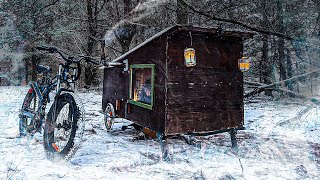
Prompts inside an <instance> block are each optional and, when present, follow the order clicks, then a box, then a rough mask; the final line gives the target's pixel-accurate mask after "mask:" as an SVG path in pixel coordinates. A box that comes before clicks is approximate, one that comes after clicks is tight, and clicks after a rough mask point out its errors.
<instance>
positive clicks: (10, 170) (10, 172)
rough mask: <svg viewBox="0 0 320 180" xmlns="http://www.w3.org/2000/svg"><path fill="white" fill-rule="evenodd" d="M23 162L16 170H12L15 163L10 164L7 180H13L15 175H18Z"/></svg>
mask: <svg viewBox="0 0 320 180" xmlns="http://www.w3.org/2000/svg"><path fill="white" fill-rule="evenodd" d="M20 163H21V161H20V162H19V164H18V165H16V167H15V168H14V169H12V165H13V163H11V164H10V166H9V167H8V172H7V177H6V180H7V179H8V180H9V179H11V178H12V176H13V175H15V174H16V173H18V172H20V170H18V166H19V165H20Z"/></svg>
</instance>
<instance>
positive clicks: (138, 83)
mask: <svg viewBox="0 0 320 180" xmlns="http://www.w3.org/2000/svg"><path fill="white" fill-rule="evenodd" d="M251 37H252V34H251V33H247V32H236V31H226V30H222V29H213V28H212V29H207V28H199V27H191V26H173V27H170V28H167V29H165V30H163V31H161V32H160V33H158V34H156V35H155V36H153V37H151V38H150V39H148V40H147V41H145V42H144V43H142V44H140V45H138V46H137V47H135V48H133V49H132V50H130V51H129V52H127V53H125V54H123V55H122V56H120V57H118V58H117V59H115V60H113V61H112V62H111V63H110V66H109V67H106V68H105V69H104V84H103V103H102V108H103V110H105V109H106V108H107V106H110V105H112V106H113V108H114V114H115V115H116V116H117V117H121V118H126V119H128V120H130V121H132V122H134V123H136V124H138V125H141V126H143V127H147V128H149V129H151V130H153V131H156V132H158V133H161V134H162V135H164V136H169V135H175V134H208V133H217V132H226V131H231V130H239V129H243V128H244V109H243V74H242V72H241V71H240V69H239V64H238V63H239V62H238V59H240V58H241V57H242V50H243V41H244V40H245V39H248V38H251ZM112 64H114V65H113V66H111V65H112Z"/></svg>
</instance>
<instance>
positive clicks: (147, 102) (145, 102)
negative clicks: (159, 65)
mask: <svg viewBox="0 0 320 180" xmlns="http://www.w3.org/2000/svg"><path fill="white" fill-rule="evenodd" d="M154 71H155V70H154V64H134V65H131V66H130V86H129V88H130V90H129V93H130V94H129V102H130V103H131V104H134V105H137V106H140V107H143V108H147V109H150V110H151V109H152V107H153V99H154V77H155V72H154Z"/></svg>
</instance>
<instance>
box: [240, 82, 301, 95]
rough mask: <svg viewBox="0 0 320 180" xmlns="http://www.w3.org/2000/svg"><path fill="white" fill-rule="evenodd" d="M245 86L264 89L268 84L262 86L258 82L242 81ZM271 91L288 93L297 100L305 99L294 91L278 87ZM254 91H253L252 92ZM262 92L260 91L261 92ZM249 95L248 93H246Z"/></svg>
mask: <svg viewBox="0 0 320 180" xmlns="http://www.w3.org/2000/svg"><path fill="white" fill-rule="evenodd" d="M244 83H245V84H249V85H254V86H257V87H256V88H261V87H265V86H267V85H268V84H264V83H259V82H251V81H244ZM268 89H270V88H264V89H263V91H264V90H268ZM272 90H277V91H282V92H285V93H288V94H290V95H292V96H294V97H297V98H301V99H305V98H306V97H305V96H303V95H301V94H299V93H297V92H294V91H290V90H288V89H285V88H280V87H276V88H272ZM254 91H255V90H254ZM261 92H262V91H261ZM248 94H249V93H248ZM248 94H246V95H245V98H248V97H247V95H248Z"/></svg>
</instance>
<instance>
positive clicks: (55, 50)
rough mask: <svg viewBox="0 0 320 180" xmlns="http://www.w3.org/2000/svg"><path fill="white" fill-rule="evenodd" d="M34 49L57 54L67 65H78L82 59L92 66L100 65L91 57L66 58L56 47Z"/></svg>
mask: <svg viewBox="0 0 320 180" xmlns="http://www.w3.org/2000/svg"><path fill="white" fill-rule="evenodd" d="M36 49H38V50H40V51H47V52H49V53H58V54H59V55H60V56H61V57H62V59H63V60H65V61H67V62H68V63H80V61H81V60H82V59H85V61H86V62H90V63H92V64H95V65H100V63H98V62H96V60H95V59H93V58H92V57H90V56H82V55H81V56H77V57H79V58H80V59H77V58H76V57H74V56H68V55H66V54H65V53H64V52H62V51H61V50H59V49H58V48H56V47H48V46H37V47H36Z"/></svg>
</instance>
